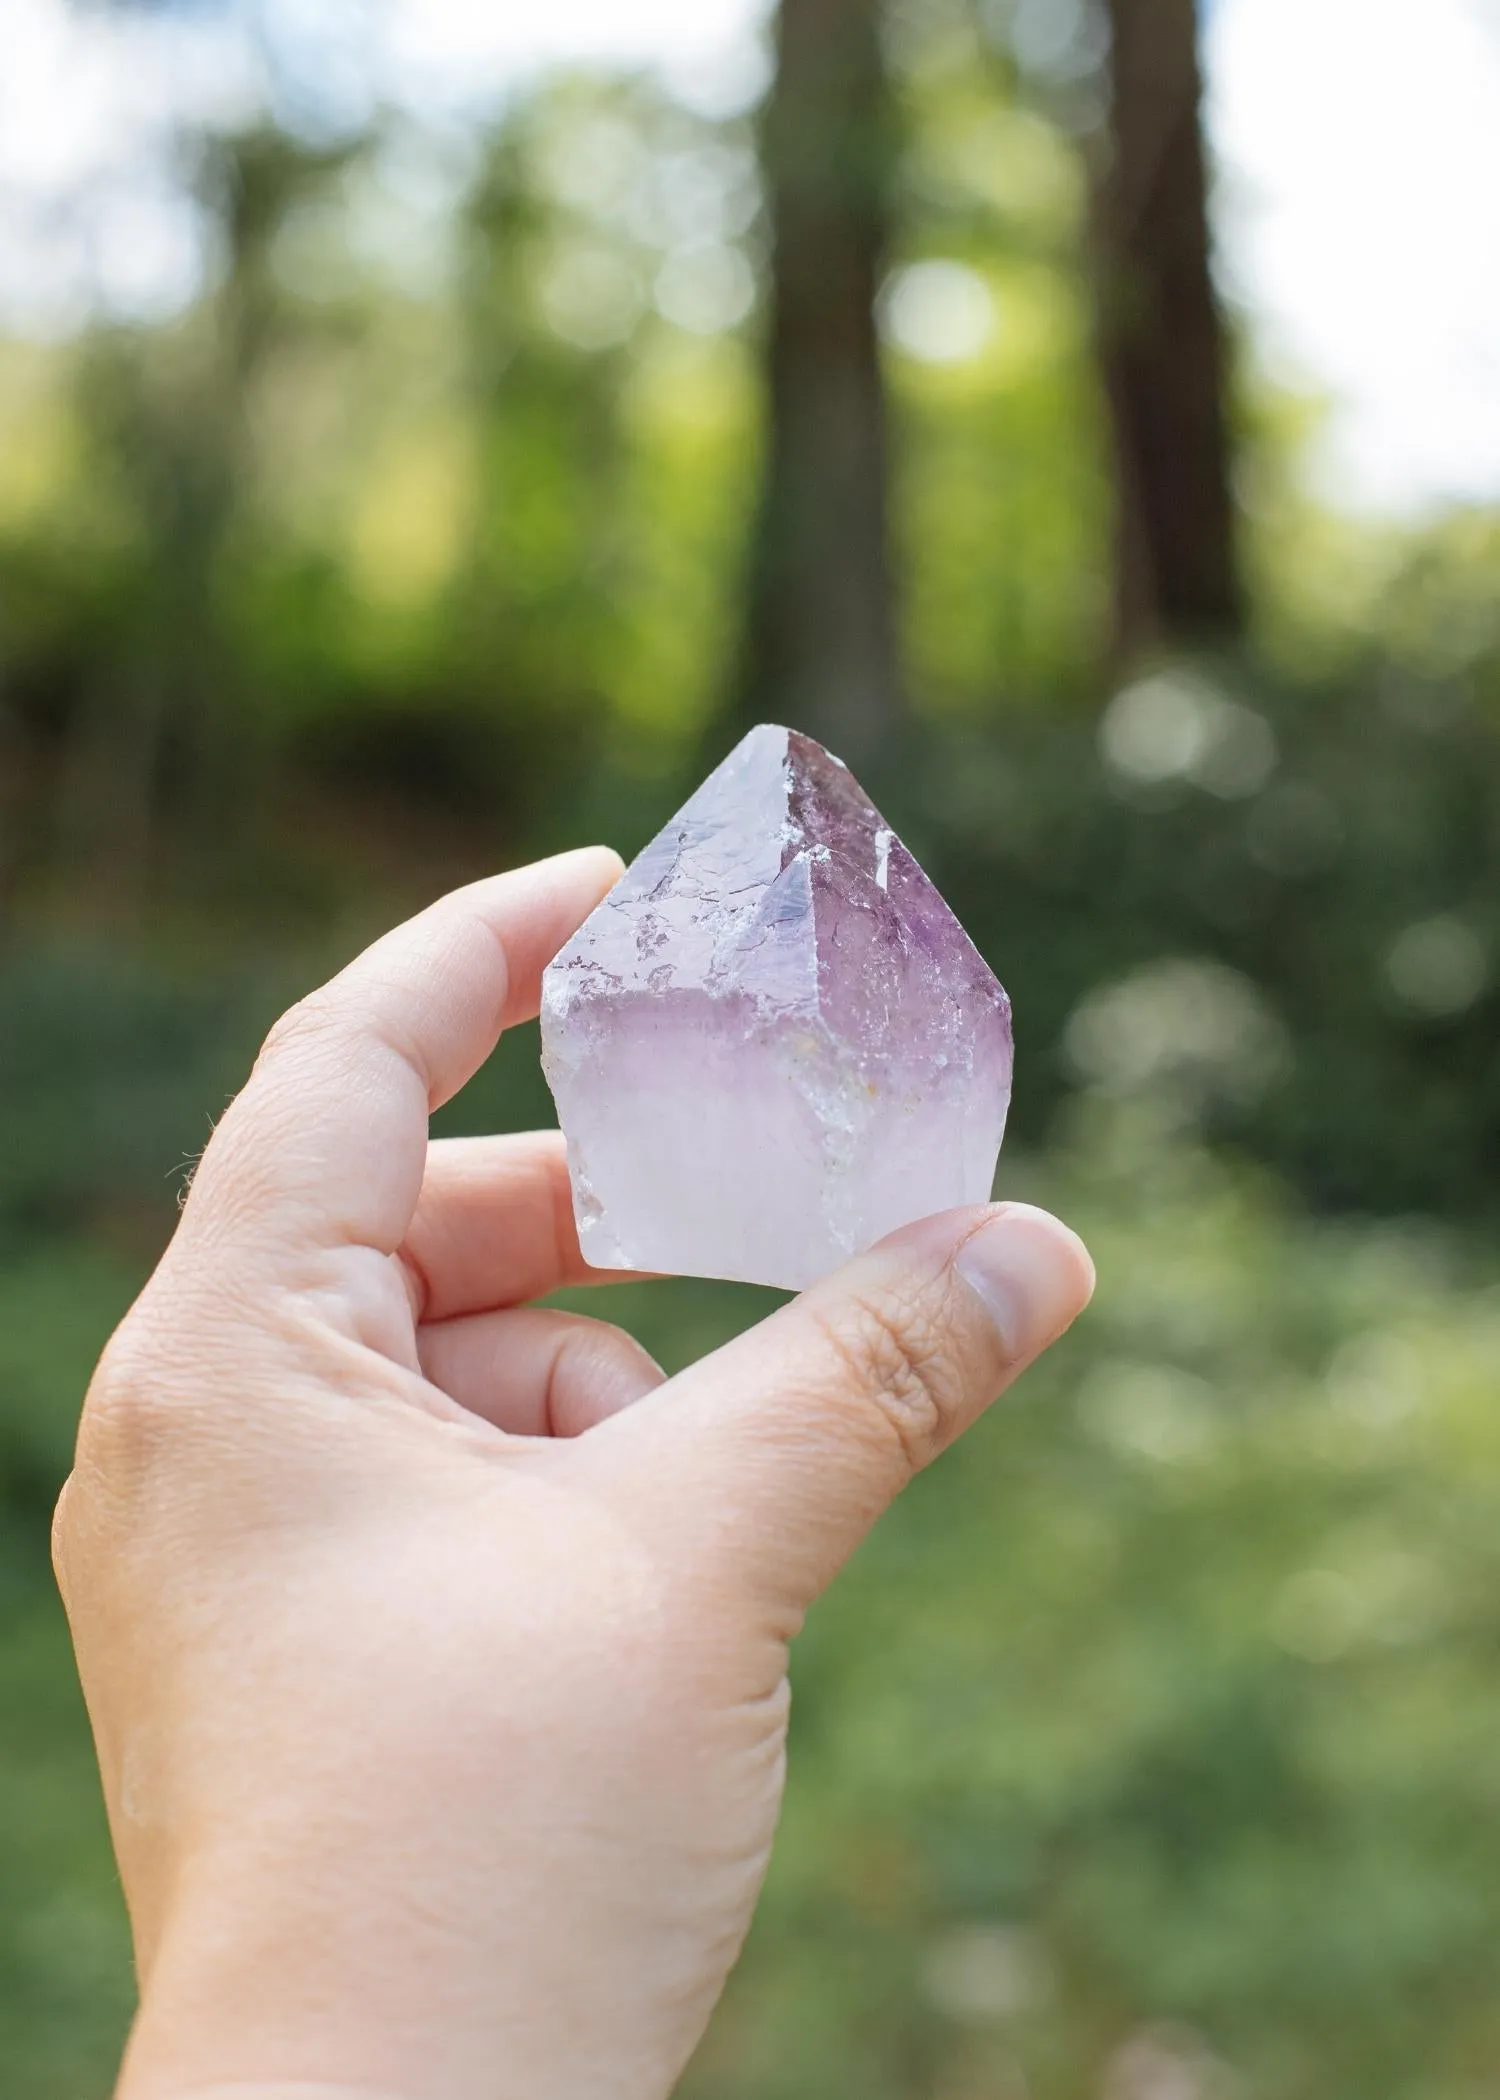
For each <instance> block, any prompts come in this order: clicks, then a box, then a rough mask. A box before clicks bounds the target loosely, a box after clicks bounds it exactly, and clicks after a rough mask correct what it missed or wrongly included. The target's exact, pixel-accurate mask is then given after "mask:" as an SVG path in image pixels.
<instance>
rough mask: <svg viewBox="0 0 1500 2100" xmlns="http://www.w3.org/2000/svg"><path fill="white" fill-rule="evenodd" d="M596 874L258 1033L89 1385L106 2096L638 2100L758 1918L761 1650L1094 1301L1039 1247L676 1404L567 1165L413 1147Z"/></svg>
mask: <svg viewBox="0 0 1500 2100" xmlns="http://www.w3.org/2000/svg"><path fill="white" fill-rule="evenodd" d="M618 873H619V862H618V860H617V859H616V858H615V856H614V855H613V854H610V853H607V852H605V851H603V850H602V849H590V850H587V851H584V852H581V853H574V854H568V855H565V856H563V857H562V858H560V859H558V860H554V861H549V862H546V863H543V864H541V865H540V866H537V867H533V868H529V869H523V870H520V871H518V872H517V873H514V874H510V875H505V876H500V877H497V878H495V879H494V880H492V881H487V882H481V883H478V884H475V885H474V886H473V887H471V888H469V889H466V890H462V891H459V892H457V893H455V894H454V895H453V896H450V897H447V898H445V899H443V900H442V901H441V902H440V903H438V904H436V905H434V906H433V907H432V908H431V909H430V910H429V911H427V912H424V913H423V914H422V915H421V916H420V917H418V918H416V919H414V920H412V921H411V922H410V923H409V924H408V925H406V926H403V927H400V928H398V929H397V930H396V931H395V932H393V933H391V934H388V935H387V936H386V937H385V938H384V939H383V940H381V941H379V942H377V943H376V945H375V946H374V947H373V948H371V949H369V950H368V951H367V952H366V953H365V954H364V955H362V956H361V957H359V959H358V960H357V961H355V962H354V963H352V964H351V965H350V966H349V968H348V969H346V970H345V971H344V972H343V973H342V974H341V975H340V976H339V977H337V978H335V979H334V980H333V982H332V983H331V984H329V985H327V986H326V987H324V988H323V989H322V990H321V991H318V992H315V993H314V994H313V995H312V996H311V997H310V998H308V999H307V1000H305V1001H303V1002H302V1004H301V1005H299V1006H297V1007H295V1008H294V1009H293V1010H292V1011H291V1013H289V1014H288V1015H287V1016H286V1017H285V1018H284V1019H283V1020H282V1021H281V1022H280V1023H279V1024H278V1026H277V1027H276V1028H275V1029H274V1030H273V1031H272V1034H271V1037H270V1039H269V1041H268V1042H267V1044H266V1047H265V1049H264V1051H263V1053H262V1055H261V1057H260V1059H259V1061H258V1063H257V1064H256V1067H255V1070H254V1073H253V1074H252V1076H251V1078H250V1080H249V1082H248V1084H247V1085H246V1087H245V1089H244V1091H243V1092H242V1093H241V1094H240V1096H239V1098H238V1099H237V1100H236V1101H235V1103H234V1105H233V1106H232V1108H231V1109H230V1110H229V1112H228V1113H227V1114H226V1116H225V1117H224V1119H223V1121H222V1123H221V1124H220V1126H219V1128H218V1130H217V1132H216V1134H215V1136H214V1139H213V1142H212V1143H211V1144H210V1146H209V1147H208V1150H207V1152H206V1153H205V1155H204V1158H203V1160H202V1163H201V1165H200V1168H199V1171H198V1174H197V1176H196V1178H195V1181H194V1184H193V1188H192V1191H191V1194H190V1196H189V1198H188V1201H187V1203H186V1206H185V1209H184V1213H183V1217H182V1221H181V1225H180V1228H179V1230H178V1232H177V1235H176V1237H175V1239H174V1240H173V1242H172V1245H171V1247H170V1248H169V1249H168V1251H167V1253H166V1255H165V1256H164V1257H163V1260H162V1262H161V1265H160V1267H159V1268H158V1270H157V1271H156V1274H155V1275H154V1276H153V1277H152V1279H151V1281H150V1283H149V1284H148V1285H147V1287H146V1289H145V1291H144V1293H143V1294H142V1296H141V1298H140V1300H139V1301H138V1303H137V1304H136V1305H135V1307H134V1308H133V1309H132V1311H131V1312H130V1313H129V1315H128V1316H127V1318H126V1319H125V1321H124V1322H123V1324H122V1325H121V1327H120V1329H119V1331H118V1332H117V1333H116V1335H115V1337H114V1339H113V1340H112V1342H111V1343H110V1345H109V1348H108V1349H107V1351H106V1352H105V1355H104V1358H103V1360H102V1361H101V1363H100V1365H99V1369H98V1372H97V1374H96V1376H95V1378H94V1381H93V1384H92V1386H91V1388H90V1391H89V1395H88V1400H87V1403H86V1406H85V1410H84V1415H83V1422H82V1427H81V1431H80V1436H79V1444H78V1456H77V1463H76V1467H75V1470H74V1472H73V1475H72V1477H71V1479H70V1480H69V1482H68V1484H67V1487H66V1489H65V1491H64V1494H63V1497H62V1501H61V1503H60V1505H59V1508H58V1515H57V1524H56V1561H57V1569H58V1576H59V1580H60V1583H61V1586H62V1590H63V1594H64V1598H65V1601H66V1604H67V1608H68V1613H69V1617H70V1619H71V1622H72V1627H73V1632H74V1637H75V1640H76V1644H77V1650H78V1658H79V1666H80V1669H81V1672H82V1676H83V1683H84V1689H85V1692H86V1695H87V1699H88V1706H89V1713H90V1716H91V1718H92V1722H93V1726H94V1732H95V1737H96V1741H97V1745H98V1752H99V1762H100V1767H101V1771H102V1774H103V1781H104V1790H105V1795H106V1798H107V1802H108V1808H109V1817H110V1826H111V1830H112V1833H113V1837H114V1842H115V1847H116V1850H117V1853H118V1856H119V1863H120V1871H121V1875H122V1877H123V1882H124V1888H125V1894H126V1898H127V1901H128V1904H129V1909H130V1918H131V1925H132V1929H133V1932H134V1937H135V1947H136V1954H137V1961H138V1967H139V1976H140V1986H141V2005H140V2012H139V2016H138V2018H137V2021H136V2025H135V2029H134V2032H133V2035H132V2038H131V2041H130V2045H129V2049H128V2051H127V2055H126V2060H125V2065H124V2068H123V2071H122V2073H121V2082H120V2086H119V2088H118V2095H119V2100H208V2096H210V2095H212V2096H215V2100H231V2096H232V2100H520V2096H524V2100H578V2096H579V2095H582V2094H588V2095H590V2096H591V2100H660V2096H662V2095H665V2094H667V2093H669V2092H670V2090H671V2088H672V2086H673V2085H674V2083H675V2082H676V2079H677V2077H678V2075H679V2073H680V2071H681V2069H682V2067H683V2065H684V2063H685V2062H686V2060H687V2058H688V2056H689V2055H690V2053H691V2051H692V2049H693V2047H694V2046H695V2044H696V2042H697V2040H698V2038H699V2036H700V2035H701V2033H702V2031H703V2027H704V2024H705V2022H706V2021H707V2019H708V2016H709V2013H710V2011H711V2009H712V2007H713V2005H714V2002H715V2000H716V1999H717V1997H718V1995H719V1991H720V1989H721V1987H722V1985H723V1981H724V1978H725V1975H726V1974H727V1972H728V1970H729V1968H730V1966H731V1964H732V1963H733V1961H734V1959H735V1956H736V1954H737V1953H738V1950H739V1947H740V1944H741V1941H742V1940H743V1937H744V1934H745V1931H746V1928H747V1926H748V1924H749V1921H750V1916H751V1912H752V1910H753V1908H754V1904H755V1900H756V1895H757V1892H758V1890H759V1888H760V1884H761V1879H762V1876H763V1874H764V1871H765V1866H766V1860H767V1856H768V1852H769V1848H770V1844H771V1837H772V1832H773V1829H774V1827H775V1822H776V1815H777V1809H778V1806H779V1802H780V1797H781V1786H782V1773H783V1761H784V1742H785V1729H786V1719H787V1703H788V1692H787V1674H786V1672H787V1647H788V1643H789V1642H790V1641H791V1639H792V1638H793V1636H794V1635H795V1633H796V1632H797V1629H798V1627H799V1626H800V1624H801V1622H802V1617H803V1614H804V1612H805V1611H806V1609H807V1606H808V1605H809V1604H810V1603H811V1601H812V1600H813V1598H814V1597H816V1595H817V1594H818V1592H819V1591H820V1590H821V1589H822V1588H823V1587H824V1586H825V1585H826V1584H827V1583H828V1581H829V1580H830V1579H831V1577H832V1576H833V1575H834V1574H835V1573H836V1571H837V1570H838V1568H839V1567H840V1566H841V1564H842V1563H843V1561H844V1560H845V1559H846V1558H847V1556H848V1555H849V1553H850V1552H851V1551H852V1550H853V1548H854V1547H855V1545H856V1544H857V1543H858V1542H859V1540H860V1539H861V1538H862V1537H863V1535H864V1533H865V1532H866V1531H867V1530H868V1528H869V1526H870V1525H871V1524H872V1523H873V1521H874V1520H875V1518H876V1517H877V1516H878V1515H879V1513H880V1512H881V1510H882V1509H884V1508H885V1506H886V1505H887V1504H888V1503H889V1502H890V1501H891V1500H892V1498H893V1497H894V1496H895V1495H896V1494H897V1493H898V1492H899V1491H900V1489H901V1487H902V1486H903V1485H904V1484H905V1482H906V1481H907V1480H909V1479H910V1478H911V1476H912V1474H913V1473H914V1472H915V1471H916V1470H917V1469H918V1468H919V1467H921V1466H923V1465H925V1464H927V1463H928V1462H929V1461H930V1460H931V1459H932V1458H934V1457H935V1456H936V1455H937V1454H938V1453H939V1452H940V1451H941V1450H942V1449H943V1448H944V1447H945V1446H946V1445H947V1444H948V1443H949V1442H951V1441H952V1439H953V1438H954V1437H955V1436H957V1435H958V1434H960V1433H961V1431H962V1430H963V1429H964V1428H966V1427H967V1426H968V1424H969V1423H970V1422H972V1421H973V1420H974V1419H975V1418H976V1416H978V1415H979V1414H980V1413H981V1412H982V1410H983V1408H984V1407H985V1406H986V1405H987V1404H988V1403H989V1402H990V1401H991V1400H993V1399H994V1398H995V1396H996V1395H997V1394H998V1393H1000V1392H1001V1391H1002V1390H1003V1389H1004V1387H1005V1386H1006V1385H1007V1384H1008V1383H1009V1382H1010V1380H1011V1379H1012V1378H1013V1377H1014V1376H1015V1375H1016V1373H1017V1372H1018V1371H1020V1370H1022V1369H1024V1367H1025V1366H1026V1364H1027V1363H1029V1362H1030V1361H1031V1359H1032V1358H1033V1357H1035V1356H1036V1355H1037V1354H1038V1353H1039V1352H1040V1351H1041V1350H1042V1349H1043V1348H1044V1347H1045V1346H1046V1345H1047V1343H1048V1342H1050V1341H1051V1340H1052V1339H1053V1338H1054V1337H1055V1336H1056V1335H1058V1334H1059V1333H1060V1332H1061V1331H1062V1330H1063V1329H1064V1328H1065V1327H1066V1326H1067V1325H1068V1323H1069V1322H1070V1321H1071V1319H1072V1318H1073V1317H1074V1315H1075V1314H1076V1313H1077V1312H1078V1311H1079V1310H1080V1308H1081V1307H1082V1306H1083V1305H1084V1303H1085V1302H1086V1300H1087V1298H1088V1295H1089V1291H1090V1289H1091V1287H1092V1281H1093V1272H1092V1268H1091V1266H1090V1263H1089V1260H1088V1256H1087V1255H1086V1253H1085V1252H1084V1250H1083V1248H1082V1246H1081V1245H1080V1243H1079V1242H1078V1241H1077V1240H1076V1239H1075V1238H1074V1237H1073V1235H1072V1234H1071V1233H1069V1232H1068V1231H1067V1229H1066V1228H1065V1227H1063V1226H1062V1225H1060V1224H1058V1223H1057V1222H1056V1220H1054V1219H1051V1218H1048V1217H1047V1216H1045V1215H1044V1214H1043V1213H1041V1212H1037V1211H1032V1210H1029V1209H1027V1208H1025V1207H1024V1206H1019V1205H1008V1204H1002V1205H999V1206H994V1207H988V1208H982V1209H976V1210H969V1211H962V1212H954V1213H951V1214H949V1215H947V1216H944V1217H941V1218H936V1219H929V1220H927V1221H926V1222H925V1223H923V1224H921V1225H918V1226H914V1227H910V1228H908V1229H907V1230H905V1231H903V1232H901V1233H898V1234H896V1235H895V1236H893V1237H892V1238H891V1239H889V1240H887V1241H885V1242H883V1243H882V1244H881V1245H880V1246H879V1247H877V1248H876V1249H875V1250H873V1251H872V1252H871V1253H870V1254H867V1255H865V1256H863V1257H862V1258H861V1259H860V1260H858V1261H856V1262H854V1263H853V1264H851V1265H850V1266H849V1267H848V1268H847V1269H845V1270H844V1271H842V1272H841V1273H840V1274H839V1275H837V1276H835V1277H834V1278H832V1279H831V1280H830V1281H829V1282H827V1283H825V1284H823V1285H820V1286H819V1287H818V1288H817V1289H815V1290H813V1291H809V1292H807V1293H805V1294H804V1295H803V1296H802V1297H801V1298H799V1299H797V1300H796V1301H794V1302H793V1303H792V1304H791V1305H789V1306H787V1307H786V1308H784V1309H783V1310H781V1311H779V1312H777V1313H776V1314H774V1315H773V1316H772V1317H771V1318H770V1319H769V1320H767V1321H766V1322H764V1323H763V1324H762V1325H761V1326H760V1327H759V1328H756V1329H755V1330H753V1331H752V1332H750V1333H749V1334H747V1335H744V1336H742V1337H741V1338H740V1339H738V1340H736V1341H734V1342H732V1343H730V1344H729V1345H728V1346H727V1347H726V1348H724V1349H721V1350H719V1351H718V1352H717V1353H716V1354H714V1355H713V1356H711V1357H709V1358H707V1359H705V1360H704V1361H703V1362H701V1363H699V1364H697V1365H695V1366H694V1367H693V1368H692V1369H691V1370H689V1371H686V1372H684V1373H683V1374H682V1375H681V1376H680V1377H677V1378H674V1379H671V1380H668V1381H664V1380H663V1378H662V1374H661V1373H660V1371H659V1370H658V1369H657V1368H656V1366H655V1365H654V1364H653V1363H652V1362H651V1361H650V1359H649V1358H648V1357H646V1356H645V1355H644V1353H643V1352H642V1351H641V1350H640V1348H639V1347H638V1346H637V1345H636V1343H635V1342H633V1341H632V1340H630V1339H629V1337H628V1336H626V1335H624V1334H622V1333H621V1332H619V1331H618V1330H617V1329H615V1328H612V1327H609V1326H606V1325H604V1324H602V1323H599V1322H595V1321H592V1320H585V1319H580V1318H577V1317H574V1316H570V1315H565V1314H562V1313H559V1312H553V1311H549V1310H543V1309H538V1308H534V1307H528V1306H527V1305H526V1303H525V1301H526V1300H528V1299H531V1298H534V1297H537V1296H538V1295H540V1294H542V1293H544V1292H546V1291H548V1290H550V1289H552V1288H553V1287H554V1286H556V1285H559V1284H563V1283H577V1282H580V1281H583V1280H585V1279H586V1278H587V1276H588V1273H589V1272H588V1271H587V1270H586V1269H585V1268H584V1265H583V1262H582V1259H581V1257H580V1255H579V1251H578V1244H577V1240H576V1238H575V1236H574V1233H573V1228H572V1222H571V1209H570V1205H569V1202H568V1194H567V1181H566V1172H565V1166H564V1160H563V1155H562V1151H561V1147H560V1143H559V1140H558V1139H557V1137H556V1136H555V1134H543V1135H537V1136H529V1137H498V1138H485V1139H474V1140H463V1141H458V1142H445V1143H429V1140H428V1135H427V1118H428V1114H429V1112H430V1110H432V1109H433V1108H435V1107H436V1106H437V1105H438V1104H439V1103H441V1102H442V1101H444V1100H446V1099H447V1098H448V1097H449V1096H450V1095H451V1094H453V1093H454V1092H455V1091H456V1090H457V1089H458V1088H459V1087H460V1086H461V1085H462V1084H463V1083H464V1081H465V1080H466V1079H467V1078H468V1077H469V1076H470V1075H471V1073H473V1072H474V1071H475V1069H476V1068H477V1067H478V1066H479V1064H480V1063H481V1062H482V1061H483V1059H484V1058H485V1057H486V1056H487V1055H488V1053H489V1051H490V1050H491V1049H492V1048H493V1046H494V1043H495V1041H496V1039H497V1037H498V1035H499V1033H500V1030H501V1029H502V1027H504V1026H507V1025H509V1024H511V1023H512V1022H515V1021H518V1020H521V1019H523V1018H525V1017H527V1016H529V1015H531V1014H534V1013H535V1012H536V1009H537V1000H538V993H539V980H540V973H541V970H542V967H543V965H544V964H545V962H546V961H547V959H548V958H549V957H550V956H551V955H553V954H554V953H555V952H556V950H557V949H558V948H559V947H560V946H561V944H562V942H563V941H564V940H565V939H566V938H567V936H568V935H569V934H570V933H571V932H572V931H573V929H574V928H575V927H576V926H577V925H578V924H579V922H580V921H581V920H582V919H583V917H584V916H585V915H586V914H587V912H588V911H590V910H591V909H592V907H593V906H594V905H595V904H596V903H597V902H598V900H599V898H600V897H601V896H602V895H603V893H604V892H605V891H606V890H607V889H608V887H609V885H610V884H611V883H612V882H613V881H614V880H615V878H616V876H617V875H618Z"/></svg>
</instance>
